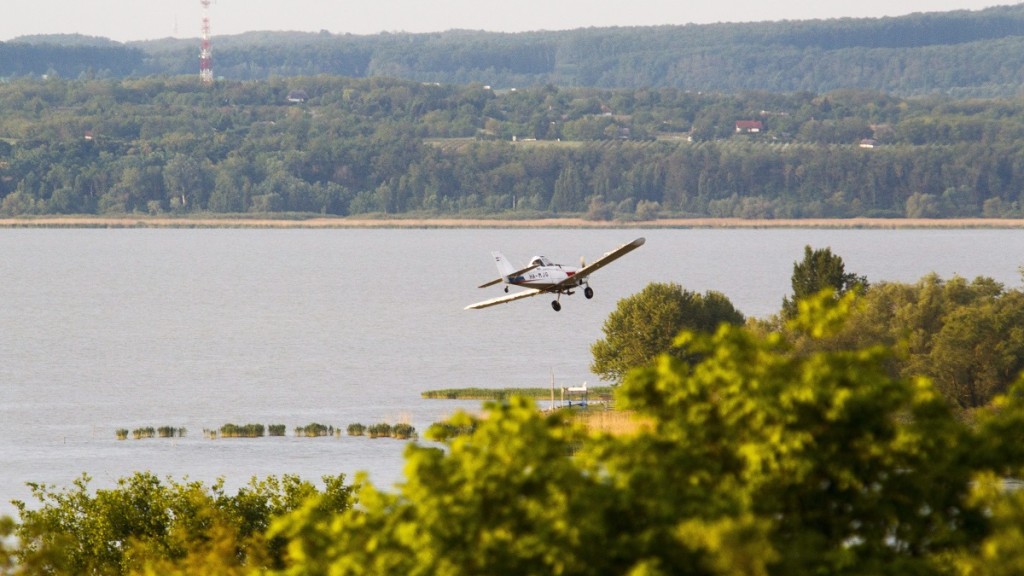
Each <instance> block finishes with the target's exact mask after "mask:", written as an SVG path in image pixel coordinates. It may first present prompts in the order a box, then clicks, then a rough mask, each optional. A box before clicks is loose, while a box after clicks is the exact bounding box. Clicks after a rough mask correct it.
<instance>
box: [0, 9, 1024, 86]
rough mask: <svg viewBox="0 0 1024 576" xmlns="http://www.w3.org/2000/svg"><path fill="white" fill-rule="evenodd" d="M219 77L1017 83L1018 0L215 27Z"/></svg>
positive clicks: (1023, 28)
mask: <svg viewBox="0 0 1024 576" xmlns="http://www.w3.org/2000/svg"><path fill="white" fill-rule="evenodd" d="M213 50H214V71H215V73H216V75H217V76H218V77H222V78H224V79H226V80H262V79H267V78H277V77H292V76H315V75H320V74H326V75H332V76H348V77H357V78H364V77H379V76H383V77H391V78H404V79H408V80H417V81H421V82H440V83H444V84H470V83H481V84H484V85H489V86H493V87H495V88H498V89H501V88H512V87H524V86H533V85H544V84H554V85H557V86H565V87H593V88H609V89H611V88H634V89H635V88H662V87H665V88H678V89H683V90H693V91H704V92H737V91H744V90H764V91H770V92H802V91H806V92H813V93H824V92H831V91H834V90H838V89H843V88H857V89H868V90H877V91H883V92H886V93H889V94H894V95H898V96H911V95H922V94H937V93H938V94H948V95H954V96H984V97H992V96H1003V97H1008V96H1016V95H1017V94H1019V93H1020V85H1021V83H1022V81H1024V5H1019V4H1018V5H1015V6H1002V7H995V8H989V9H986V10H979V11H953V12H935V13H917V14H911V15H908V16H902V17H891V18H871V19H850V18H845V19H836V20H810V21H782V22H758V23H722V24H709V25H684V26H655V27H615V28H587V29H577V30H565V31H550V32H528V33H517V34H502V33H489V32H482V31H466V30H452V31H448V32H441V33H430V34H406V33H382V34H376V35H368V36H356V35H351V34H331V33H329V32H326V31H324V32H321V33H293V32H288V33H271V32H254V33H248V34H242V35H238V36H227V37H215V38H214V41H213ZM198 55H199V41H198V40H174V39H164V40H153V41H144V42H132V43H129V44H119V43H116V42H111V41H110V40H106V39H101V38H87V37H82V36H34V37H24V38H19V39H17V40H15V41H12V42H8V43H0V78H5V77H7V78H11V77H20V76H28V75H35V76H39V75H44V74H45V75H48V76H49V77H54V76H61V77H64V78H80V77H87V78H95V77H99V78H123V77H128V76H132V77H140V76H151V75H169V76H176V75H193V74H198Z"/></svg>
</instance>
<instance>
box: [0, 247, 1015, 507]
mask: <svg viewBox="0 0 1024 576" xmlns="http://www.w3.org/2000/svg"><path fill="white" fill-rule="evenodd" d="M640 235H643V236H646V237H647V244H646V245H645V246H643V247H642V248H640V249H639V250H637V251H636V252H633V253H632V254H630V255H628V256H626V257H625V258H623V259H622V260H620V261H618V262H616V263H615V264H614V265H612V266H609V267H608V268H605V269H603V270H601V271H600V272H598V273H596V274H595V275H594V277H593V278H592V284H591V285H592V286H593V288H594V289H595V292H596V296H595V298H594V299H593V300H590V301H587V300H585V299H583V298H582V297H581V296H579V295H577V296H574V297H572V298H569V299H563V301H562V303H563V309H562V312H560V313H555V312H553V311H552V310H551V308H550V305H549V301H550V298H548V297H544V296H541V297H537V298H533V299H529V300H525V301H521V302H517V303H512V304H508V305H505V306H499V307H495V308H489V309H486V310H477V311H465V310H463V307H464V306H466V305H467V304H470V303H472V302H476V301H478V300H483V299H485V298H489V297H493V296H497V295H500V294H501V292H500V290H501V289H500V288H499V287H492V288H490V289H487V290H479V289H477V288H475V287H476V286H477V285H479V284H481V283H482V282H484V281H486V280H489V279H491V278H494V277H496V275H497V272H496V270H495V269H494V266H493V264H492V262H491V258H490V255H489V252H490V251H491V250H495V249H499V250H501V251H503V252H504V253H505V254H506V255H507V256H508V257H509V258H510V259H511V260H512V261H513V262H514V263H522V264H524V265H525V264H526V262H527V261H528V260H529V258H530V257H531V256H534V255H540V254H543V255H546V256H549V257H551V258H552V259H554V260H555V261H559V262H563V263H572V264H575V263H577V262H578V261H579V259H580V257H581V256H584V257H586V258H587V259H588V260H593V259H594V258H596V257H597V256H599V255H600V254H602V253H603V252H606V251H608V250H610V249H612V248H614V247H616V246H618V245H619V244H622V243H624V242H628V241H629V240H632V239H633V238H635V237H636V236H640ZM805 244H810V245H812V246H814V247H826V246H830V247H831V248H832V250H833V251H834V252H835V253H837V254H839V255H840V256H842V257H843V259H844V261H845V262H846V265H847V270H848V271H852V272H856V273H858V274H864V275H866V276H867V277H868V279H869V280H871V281H874V282H877V281H881V280H899V281H908V282H912V281H916V280H917V279H919V278H920V277H921V276H923V275H924V274H927V273H929V272H933V271H934V272H937V273H939V274H940V275H941V276H943V277H946V278H948V277H950V276H952V275H954V274H959V275H961V276H965V277H968V278H973V277H974V276H977V275H986V276H990V277H992V278H995V279H996V280H998V281H1000V282H1003V283H1005V284H1006V285H1007V286H1008V287H1019V285H1020V273H1019V272H1018V267H1019V266H1020V265H1021V264H1022V263H1024V232H1021V231H1016V230H775V229H763V230H645V231H632V230H489V229H488V230H0V513H5V512H6V513H10V511H11V507H10V506H9V505H8V504H7V501H8V500H10V499H12V498H18V499H26V498H28V497H29V491H28V488H27V487H26V486H25V484H24V483H25V482H28V481H32V482H45V483H54V484H58V485H62V486H63V485H68V484H70V482H71V481H72V480H73V479H74V478H75V477H77V476H79V475H80V474H81V473H83V472H87V473H88V474H89V475H91V476H92V477H93V478H94V481H93V485H94V486H95V487H99V486H109V485H111V484H113V482H114V481H115V480H116V479H117V478H120V477H122V476H125V475H128V474H130V473H131V472H133V471H136V470H150V471H153V472H155V473H157V474H160V475H167V474H170V475H173V476H174V477H175V478H178V479H180V478H182V477H185V476H187V477H189V478H191V479H197V480H203V481H212V480H213V479H215V478H217V477H220V476H223V477H224V478H225V479H226V481H227V482H228V485H229V486H238V485H240V484H242V483H244V482H246V481H247V480H248V479H249V478H250V477H252V476H254V475H256V476H260V477H262V476H266V475H270V474H282V473H294V474H299V475H302V476H304V477H307V478H309V479H318V478H319V477H320V476H321V475H323V474H337V473H345V474H347V475H349V477H350V478H351V477H352V475H353V474H354V473H355V472H356V471H360V470H362V471H367V472H369V473H370V478H371V480H373V481H375V483H377V484H378V485H384V486H388V485H391V484H393V483H394V482H398V481H400V480H401V477H402V465H403V460H402V452H403V450H404V448H405V445H406V444H405V443H404V442H400V441H396V440H369V439H367V438H350V437H342V438H318V439H298V438H294V437H290V436H289V437H285V438H262V439H249V440H241V439H239V440H225V439H221V440H216V441H211V440H206V439H204V438H203V435H202V430H203V428H219V427H220V426H221V425H222V424H225V423H228V422H233V423H239V424H241V423H248V422H259V423H263V424H272V423H280V424H285V425H287V426H288V429H289V431H290V430H291V429H292V428H294V427H295V426H299V425H305V424H309V423H311V422H321V423H325V424H332V425H334V426H338V427H342V428H344V427H346V426H347V425H348V424H350V423H353V422H361V423H364V424H372V423H375V422H381V421H386V422H392V423H394V422H398V421H408V422H410V423H412V424H413V425H414V426H416V428H417V429H418V430H421V431H422V430H424V429H425V428H426V427H427V426H428V425H429V424H430V423H431V422H434V421H436V420H439V419H441V418H443V417H445V416H446V415H449V414H451V413H452V412H454V411H455V410H458V409H470V410H474V409H477V408H478V403H475V402H447V401H436V400H434V401H427V400H422V399H420V392H422V391H423V390H428V389H434V388H449V387H467V386H479V387H511V386H516V387H519V386H547V385H548V384H549V382H550V381H551V378H552V376H553V377H554V379H555V382H556V385H559V386H563V385H564V386H568V385H577V384H579V383H580V382H581V381H584V380H590V381H591V382H592V383H593V382H595V381H596V378H595V377H594V376H593V375H592V374H590V373H589V370H588V366H589V363H590V352H589V349H590V345H591V344H592V343H593V342H594V341H595V340H597V339H598V338H600V336H601V326H602V324H603V322H604V320H605V318H607V316H608V314H609V313H610V312H611V311H612V310H613V309H614V307H615V304H616V302H617V301H618V300H619V299H620V298H622V297H625V296H628V295H630V294H632V293H635V292H637V291H639V290H641V289H642V288H643V287H644V286H645V285H647V284H648V283H650V282H654V281H659V282H677V283H680V284H682V285H683V286H685V287H686V288H689V289H691V290H699V291H704V290H718V291H721V292H723V293H725V294H726V295H727V296H728V297H729V298H730V299H731V300H732V301H733V303H734V304H735V305H736V306H737V307H738V308H739V309H740V310H742V311H743V312H744V313H746V314H747V315H751V316H767V315H769V314H772V313H774V312H775V311H777V309H778V308H779V304H780V302H781V301H782V298H783V296H784V295H785V294H786V293H787V291H788V289H789V277H790V274H791V273H792V266H793V262H794V261H796V260H799V259H800V258H802V255H803V246H804V245H805ZM164 425H167V426H184V427H186V428H187V429H188V430H189V435H188V436H187V437H185V438H180V439H173V440H169V439H154V440H140V441H136V440H127V441H117V440H116V439H115V438H114V431H115V430H116V429H117V428H129V429H131V428H135V427H140V426H154V427H158V426H164Z"/></svg>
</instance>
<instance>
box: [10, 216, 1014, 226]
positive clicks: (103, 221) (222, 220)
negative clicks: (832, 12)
mask: <svg viewBox="0 0 1024 576" xmlns="http://www.w3.org/2000/svg"><path fill="white" fill-rule="evenodd" d="M0 228H309V229H334V228H589V229H602V228H607V229H616V228H833V229H903V228H930V229H936V228H941V229H958V228H992V229H1018V228H1024V219H1015V218H949V219H923V218H846V219H831V218H806V219H778V220H764V219H754V220H746V219H741V218H664V219H658V220H647V221H639V222H620V221H612V222H604V221H593V220H585V219H582V218H538V219H526V220H516V219H508V218H495V219H489V218H422V217H410V218H402V217H390V218H385V217H380V218H347V217H346V218H340V217H338V218H329V217H309V218H291V219H285V218H282V219H275V218H265V217H259V218H245V217H216V216H202V217H182V218H178V217H166V216H144V215H126V216H24V217H16V218H0Z"/></svg>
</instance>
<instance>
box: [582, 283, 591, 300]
mask: <svg viewBox="0 0 1024 576" xmlns="http://www.w3.org/2000/svg"><path fill="white" fill-rule="evenodd" d="M583 295H584V296H586V297H587V300H590V299H591V298H593V297H594V289H593V288H591V287H590V286H587V287H586V288H584V289H583Z"/></svg>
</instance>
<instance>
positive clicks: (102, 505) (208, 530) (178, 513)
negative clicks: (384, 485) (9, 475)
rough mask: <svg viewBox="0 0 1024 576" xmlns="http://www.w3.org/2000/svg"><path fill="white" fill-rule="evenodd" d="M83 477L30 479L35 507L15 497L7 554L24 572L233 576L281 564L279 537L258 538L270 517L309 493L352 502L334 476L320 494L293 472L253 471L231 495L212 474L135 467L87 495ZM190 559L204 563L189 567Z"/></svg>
mask: <svg viewBox="0 0 1024 576" xmlns="http://www.w3.org/2000/svg"><path fill="white" fill-rule="evenodd" d="M89 481H90V479H89V477H88V476H85V475H83V476H82V477H80V478H79V479H77V480H76V481H75V482H74V485H73V486H72V487H70V488H68V489H64V490H55V489H53V488H51V487H48V486H43V485H32V491H33V496H34V497H35V498H36V500H38V503H39V505H40V506H39V507H30V506H29V505H28V504H26V503H24V502H15V505H16V506H17V508H18V511H19V516H20V523H19V524H18V525H17V527H16V529H15V530H14V534H15V535H16V536H17V537H18V539H19V541H20V544H21V546H20V547H19V548H18V549H17V550H16V553H15V555H16V558H17V564H18V565H20V566H23V567H25V569H26V570H27V571H28V573H31V574H58V575H72V574H76V575H77V574H129V573H135V574H137V573H152V574H170V573H183V574H188V573H192V574H195V573H218V574H234V573H242V572H247V571H248V569H250V568H260V567H265V568H271V567H281V566H282V565H283V561H284V558H283V555H282V554H283V544H284V542H283V541H281V540H273V539H268V538H266V530H267V527H268V526H269V525H270V523H271V522H272V521H273V519H274V518H276V517H279V516H283V515H285V514H287V513H289V512H291V511H293V510H295V509H298V508H299V507H301V506H304V505H306V504H307V503H308V502H312V501H313V499H314V498H315V499H316V504H315V506H317V507H318V508H317V509H318V510H321V511H324V512H326V511H330V512H331V513H340V512H341V511H343V510H344V509H346V508H348V507H349V506H350V505H351V503H352V500H351V494H352V488H351V487H350V486H346V485H345V484H344V476H343V475H339V476H325V477H324V478H323V481H324V484H325V488H324V490H323V491H322V492H321V491H320V490H318V489H317V488H316V486H314V485H313V484H311V483H309V482H307V481H303V480H301V479H299V478H298V477H296V476H289V475H285V476H282V477H281V478H276V477H270V478H267V479H265V480H262V481H258V480H256V479H255V478H254V479H253V480H252V481H251V482H250V483H249V484H248V485H247V486H245V487H243V488H241V489H239V491H238V493H237V494H235V495H230V494H228V493H227V492H226V491H225V490H224V485H223V481H220V480H219V481H217V482H216V483H214V484H213V485H211V486H206V485H204V484H202V483H201V482H184V483H179V482H175V481H173V480H167V481H162V480H160V479H159V478H157V477H156V476H154V475H153V474H150V473H143V472H140V473H136V474H134V475H132V476H130V477H127V478H122V479H120V480H119V481H118V483H117V486H116V487H114V488H110V489H99V490H96V491H95V493H93V492H92V491H91V490H90V489H89ZM310 505H313V504H310ZM0 530H6V528H4V527H3V525H2V524H0ZM0 552H3V549H2V548H0ZM2 558H3V556H2V555H0V560H2ZM197 566H202V567H203V569H201V570H190V567H197Z"/></svg>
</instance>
